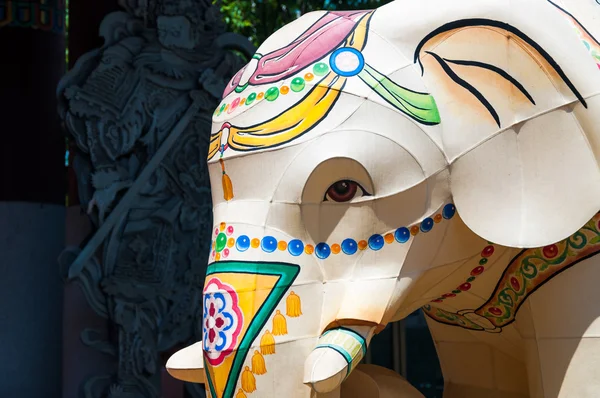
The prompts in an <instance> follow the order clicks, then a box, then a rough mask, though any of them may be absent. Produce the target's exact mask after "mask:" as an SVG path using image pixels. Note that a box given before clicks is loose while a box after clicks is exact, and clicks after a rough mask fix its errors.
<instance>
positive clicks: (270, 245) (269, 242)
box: [260, 236, 277, 253]
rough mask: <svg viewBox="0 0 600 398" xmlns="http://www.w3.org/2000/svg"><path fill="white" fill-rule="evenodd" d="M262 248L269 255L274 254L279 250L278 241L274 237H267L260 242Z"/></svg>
mask: <svg viewBox="0 0 600 398" xmlns="http://www.w3.org/2000/svg"><path fill="white" fill-rule="evenodd" d="M260 247H261V249H263V251H265V252H267V253H273V252H274V251H275V249H277V239H275V238H274V237H272V236H265V237H264V238H262V242H260Z"/></svg>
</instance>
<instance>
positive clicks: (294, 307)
mask: <svg viewBox="0 0 600 398" xmlns="http://www.w3.org/2000/svg"><path fill="white" fill-rule="evenodd" d="M285 313H286V315H287V316H289V317H290V318H297V317H299V316H300V315H302V304H301V302H300V296H298V295H297V294H296V293H294V292H293V291H292V292H290V295H289V296H288V298H287V299H286V300H285Z"/></svg>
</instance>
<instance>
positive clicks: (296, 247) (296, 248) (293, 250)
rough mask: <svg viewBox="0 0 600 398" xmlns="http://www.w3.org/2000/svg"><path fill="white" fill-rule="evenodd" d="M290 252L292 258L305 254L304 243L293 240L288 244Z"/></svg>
mask: <svg viewBox="0 0 600 398" xmlns="http://www.w3.org/2000/svg"><path fill="white" fill-rule="evenodd" d="M288 252H290V254H291V255H292V256H299V255H301V254H302V252H304V243H302V241H301V240H300V239H292V240H291V241H290V243H288Z"/></svg>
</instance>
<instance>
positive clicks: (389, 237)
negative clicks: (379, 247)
mask: <svg viewBox="0 0 600 398" xmlns="http://www.w3.org/2000/svg"><path fill="white" fill-rule="evenodd" d="M384 239H385V243H388V244H389V243H394V234H385V237H384Z"/></svg>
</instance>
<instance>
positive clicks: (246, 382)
mask: <svg viewBox="0 0 600 398" xmlns="http://www.w3.org/2000/svg"><path fill="white" fill-rule="evenodd" d="M242 388H243V389H244V391H246V392H253V391H256V379H255V378H254V375H253V374H252V372H251V371H250V368H249V367H248V366H246V368H245V369H244V371H243V372H242Z"/></svg>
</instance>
